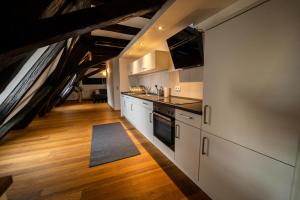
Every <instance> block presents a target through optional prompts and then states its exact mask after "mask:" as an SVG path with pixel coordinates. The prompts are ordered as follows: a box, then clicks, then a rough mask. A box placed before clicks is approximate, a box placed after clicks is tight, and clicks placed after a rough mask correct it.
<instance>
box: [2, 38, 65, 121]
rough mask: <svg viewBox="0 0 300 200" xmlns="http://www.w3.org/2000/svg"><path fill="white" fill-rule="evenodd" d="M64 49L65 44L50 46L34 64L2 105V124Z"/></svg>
mask: <svg viewBox="0 0 300 200" xmlns="http://www.w3.org/2000/svg"><path fill="white" fill-rule="evenodd" d="M63 47H64V42H59V43H56V44H53V45H50V46H49V47H48V48H47V49H46V51H45V52H44V53H43V54H42V56H41V57H40V58H39V59H38V60H37V61H36V62H35V63H34V65H33V66H32V67H31V69H30V70H29V71H28V73H27V74H26V75H25V76H24V78H23V79H22V80H21V81H20V83H18V85H17V86H16V87H15V88H14V89H13V90H12V92H11V93H10V94H9V95H8V96H7V97H6V99H5V100H4V101H3V102H2V103H1V104H0V123H3V121H4V120H5V118H6V117H7V116H8V115H9V113H10V112H11V111H12V110H13V109H14V108H15V106H16V105H17V104H18V102H19V101H20V100H21V99H22V98H23V96H24V95H25V94H26V92H27V91H28V90H29V89H30V88H31V87H32V85H33V84H34V83H35V81H36V80H37V79H38V77H39V76H40V75H41V74H42V73H43V71H44V70H45V69H46V68H47V67H48V66H49V65H50V63H52V61H53V60H54V59H55V58H56V56H57V55H58V54H59V52H60V51H61V49H62V48H63Z"/></svg>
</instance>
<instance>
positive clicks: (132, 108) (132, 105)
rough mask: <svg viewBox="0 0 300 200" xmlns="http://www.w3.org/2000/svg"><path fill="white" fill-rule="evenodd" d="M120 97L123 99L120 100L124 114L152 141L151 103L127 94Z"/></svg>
mask: <svg viewBox="0 0 300 200" xmlns="http://www.w3.org/2000/svg"><path fill="white" fill-rule="evenodd" d="M122 99H124V102H122V103H123V104H124V105H123V108H124V111H122V113H124V116H125V117H126V118H127V119H128V120H129V121H130V123H131V124H132V125H133V126H135V127H136V128H137V129H138V130H139V131H140V132H141V133H142V134H143V135H144V136H145V137H146V138H147V139H148V140H150V141H151V142H153V117H152V111H153V103H152V102H148V101H144V100H141V99H137V98H133V97H128V96H124V98H122Z"/></svg>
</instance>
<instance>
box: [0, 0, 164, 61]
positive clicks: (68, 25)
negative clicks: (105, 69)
mask: <svg viewBox="0 0 300 200" xmlns="http://www.w3.org/2000/svg"><path fill="white" fill-rule="evenodd" d="M164 2H165V0H122V1H112V2H110V3H106V4H103V5H102V6H97V7H95V8H86V9H82V10H79V11H74V12H71V13H67V14H64V15H61V16H55V17H50V18H44V19H39V20H37V21H33V22H30V23H29V22H26V23H23V22H22V19H20V21H19V22H16V23H14V24H8V26H7V27H2V29H3V30H5V31H3V32H2V37H1V49H0V62H1V60H3V59H8V57H10V56H14V55H16V54H20V53H22V52H24V51H30V50H32V49H36V48H38V47H41V46H45V45H48V44H52V43H55V42H57V41H62V40H65V39H68V38H71V37H74V36H77V35H82V34H85V33H88V32H90V31H92V30H94V29H97V28H103V27H106V26H109V25H112V24H116V23H118V22H121V21H123V20H126V19H128V18H131V17H136V16H140V15H145V14H147V13H149V12H152V11H153V10H158V9H159V8H160V7H161V6H162V4H163V3H164ZM28 30H30V31H28Z"/></svg>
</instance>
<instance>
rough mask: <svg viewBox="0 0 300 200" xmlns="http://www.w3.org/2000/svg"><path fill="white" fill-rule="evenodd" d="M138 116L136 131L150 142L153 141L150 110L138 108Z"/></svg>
mask: <svg viewBox="0 0 300 200" xmlns="http://www.w3.org/2000/svg"><path fill="white" fill-rule="evenodd" d="M138 116H139V119H137V120H138V121H139V123H138V124H137V126H136V127H137V129H138V130H139V131H140V132H141V133H142V134H143V135H144V136H145V137H146V138H147V139H148V140H150V141H153V118H152V110H150V109H148V108H146V107H143V106H141V105H139V106H138Z"/></svg>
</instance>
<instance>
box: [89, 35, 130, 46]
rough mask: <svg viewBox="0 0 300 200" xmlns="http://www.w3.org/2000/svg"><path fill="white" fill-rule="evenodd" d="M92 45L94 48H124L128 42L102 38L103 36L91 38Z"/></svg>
mask: <svg viewBox="0 0 300 200" xmlns="http://www.w3.org/2000/svg"><path fill="white" fill-rule="evenodd" d="M91 39H92V41H93V43H94V44H95V45H96V46H103V47H114V48H125V47H126V46H127V44H128V43H129V42H130V40H124V39H117V38H110V37H103V36H91Z"/></svg>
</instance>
